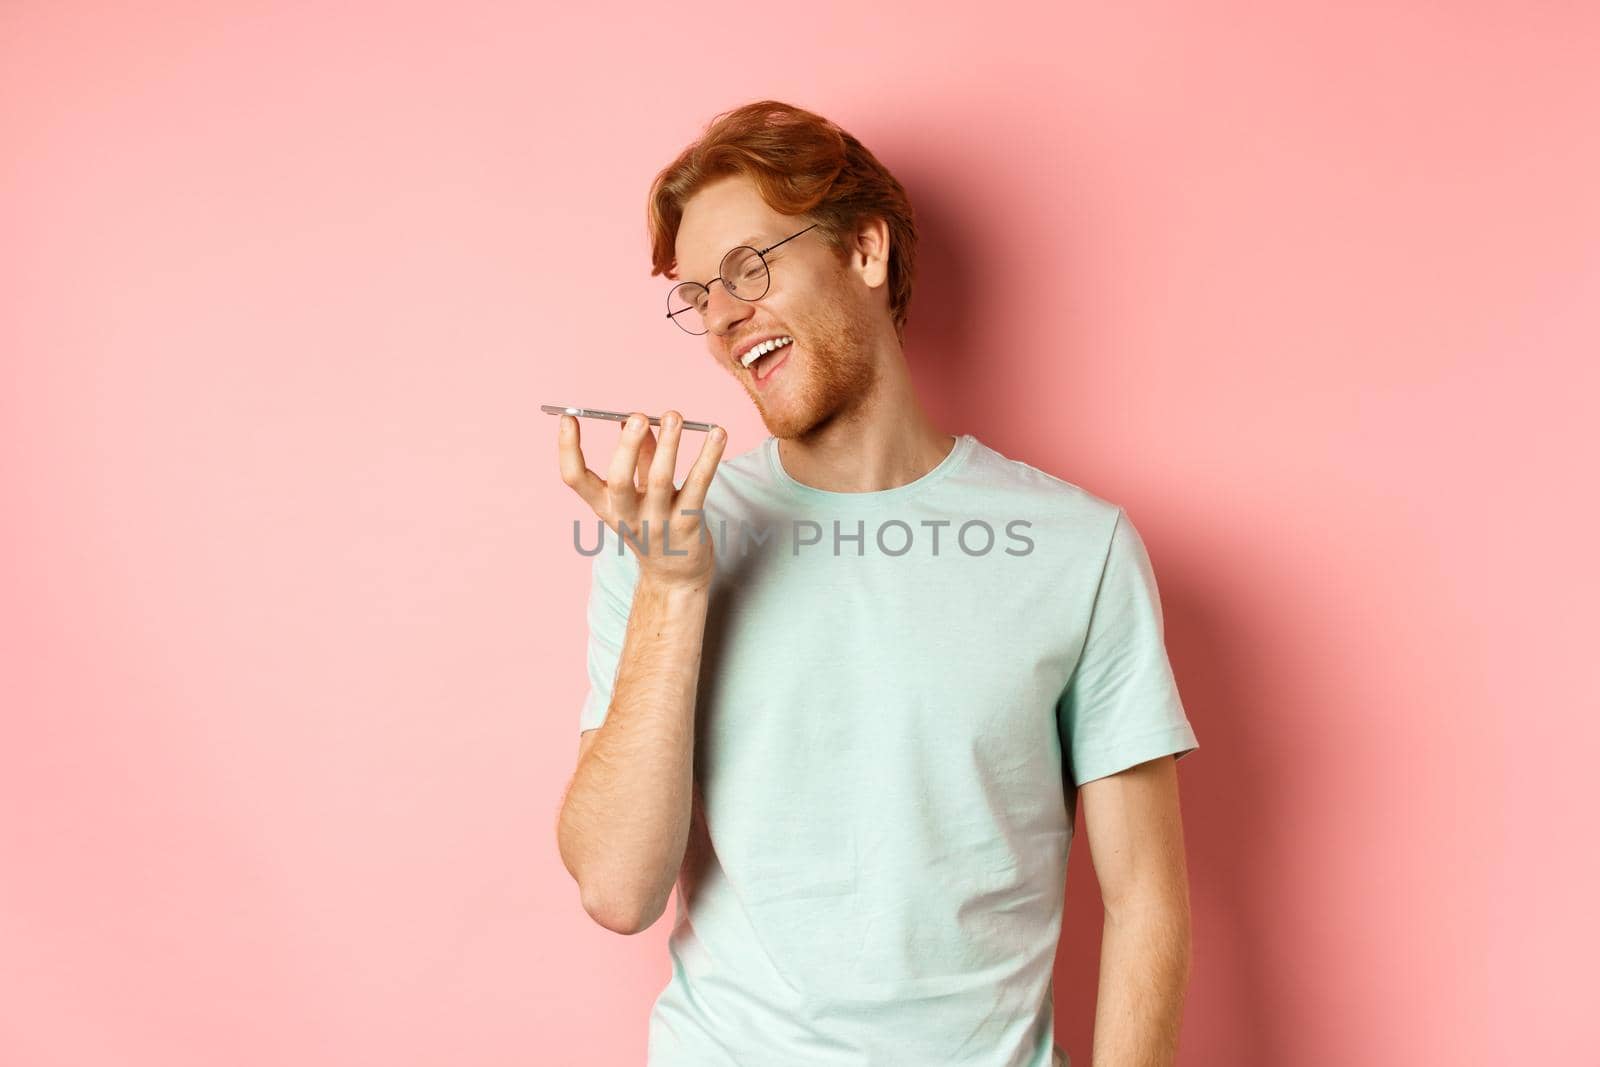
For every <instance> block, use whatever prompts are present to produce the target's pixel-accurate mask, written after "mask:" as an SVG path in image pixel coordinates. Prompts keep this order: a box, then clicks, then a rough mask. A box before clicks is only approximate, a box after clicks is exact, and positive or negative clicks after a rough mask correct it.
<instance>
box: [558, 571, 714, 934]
mask: <svg viewBox="0 0 1600 1067" xmlns="http://www.w3.org/2000/svg"><path fill="white" fill-rule="evenodd" d="M706 601H707V591H706V589H705V588H692V587H674V586H667V587H660V586H657V585H654V584H652V583H650V582H648V581H647V580H645V579H644V578H642V577H641V579H640V581H639V586H638V589H637V590H636V591H635V592H634V596H633V609H632V611H631V613H630V614H629V616H628V632H627V637H626V639H625V640H624V642H623V646H622V658H621V661H620V663H619V665H618V667H617V683H616V689H615V690H614V692H613V694H612V698H611V708H610V710H609V711H608V712H607V713H606V721H605V723H604V724H603V725H602V726H601V727H600V728H599V729H597V730H591V731H588V732H587V733H585V734H584V739H585V744H586V747H587V749H588V751H587V752H586V753H583V754H582V755H580V757H579V762H578V769H577V772H576V773H575V774H574V775H573V779H572V784H571V786H569V787H568V790H567V797H566V800H565V802H564V803H563V804H562V807H561V821H560V824H559V827H558V829H557V841H558V843H559V846H560V849H561V858H562V861H563V862H564V863H565V864H566V865H567V870H568V871H570V872H572V876H573V878H575V879H576V880H577V882H578V885H579V888H580V891H581V893H582V896H583V906H584V910H585V911H587V912H588V913H589V914H590V915H591V916H592V917H593V918H594V919H595V921H596V922H598V923H600V924H601V925H602V926H604V927H606V928H607V929H610V930H615V931H617V932H618V933H629V934H631V933H636V932H638V931H640V930H643V929H646V928H648V927H649V926H650V925H651V924H652V923H654V922H655V921H656V919H657V918H658V917H659V916H660V915H661V913H662V912H663V911H664V910H665V909H666V906H667V901H668V900H669V899H670V898H671V895H672V885H673V883H674V882H675V881H676V880H677V877H678V867H679V865H680V864H681V863H682V862H683V851H684V846H685V844H686V843H687V840H688V836H689V801H690V791H691V789H692V787H693V784H694V707H695V689H696V684H697V681H698V679H699V673H700V649H701V641H702V638H703V637H704V633H705V621H706ZM591 739H592V742H591Z"/></svg>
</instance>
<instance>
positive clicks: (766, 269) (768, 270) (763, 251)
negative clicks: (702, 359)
mask: <svg viewBox="0 0 1600 1067" xmlns="http://www.w3.org/2000/svg"><path fill="white" fill-rule="evenodd" d="M820 225H822V224H821V223H820V222H813V223H812V224H811V225H810V226H807V227H806V228H805V230H797V231H795V232H794V233H791V234H790V235H789V236H787V237H785V238H784V239H783V240H782V241H777V242H774V243H773V244H770V245H768V246H767V247H765V248H751V247H750V246H749V245H739V246H737V247H735V248H730V249H729V250H728V254H727V255H725V256H723V257H722V263H721V265H719V266H718V267H717V270H718V271H720V272H723V273H725V272H726V267H727V264H728V260H729V258H731V257H732V256H733V255H734V254H735V253H737V252H740V251H743V250H746V249H748V250H749V251H751V252H754V253H755V254H756V258H757V259H759V260H761V269H762V272H763V274H764V275H765V278H766V284H764V285H763V286H762V287H761V292H759V293H757V294H756V295H755V296H740V295H739V294H738V293H736V292H734V291H733V288H732V287H731V286H730V285H728V280H727V279H726V278H724V277H723V276H722V273H719V274H718V275H717V276H716V277H715V278H712V279H711V281H709V282H707V283H706V284H705V285H701V284H700V283H699V282H679V283H678V284H677V285H674V286H673V287H672V288H671V289H669V290H667V318H669V319H671V320H672V321H673V323H675V324H676V325H677V327H678V328H679V329H680V330H682V331H683V332H684V333H688V334H693V335H694V336H695V337H702V336H704V335H705V332H706V331H705V330H691V329H689V327H688V326H685V325H684V320H683V318H682V317H681V316H683V315H684V314H686V313H688V312H694V315H695V318H696V319H698V320H700V322H701V323H702V324H703V323H704V322H705V316H704V315H702V314H700V312H699V311H698V310H697V309H696V308H695V302H694V301H692V300H685V301H684V303H685V304H687V305H688V306H687V307H683V308H679V309H678V310H677V311H673V310H672V297H673V295H674V294H675V293H677V291H678V290H679V289H682V288H684V287H685V286H695V287H696V288H699V289H704V290H705V292H706V296H707V297H710V295H711V287H712V286H713V285H715V284H717V283H718V282H721V283H722V290H723V292H725V293H727V294H728V295H729V296H731V297H733V298H735V299H736V300H743V301H745V302H746V303H754V302H755V301H757V300H760V299H761V298H762V297H764V296H766V295H767V290H769V289H771V288H772V265H771V264H770V263H768V262H767V253H768V252H770V251H772V250H773V249H774V248H777V247H778V245H781V244H786V243H788V242H789V241H792V240H794V239H795V238H796V237H799V236H800V235H801V234H802V233H805V232H806V230H814V229H816V228H817V227H818V226H820Z"/></svg>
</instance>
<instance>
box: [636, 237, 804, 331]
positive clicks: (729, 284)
mask: <svg viewBox="0 0 1600 1067" xmlns="http://www.w3.org/2000/svg"><path fill="white" fill-rule="evenodd" d="M820 225H821V223H817V222H813V223H812V224H811V225H810V226H807V227H806V229H805V230H800V231H799V232H797V233H791V234H790V235H789V236H787V237H785V238H784V239H783V240H782V241H779V242H777V244H770V245H768V246H767V247H765V248H751V247H750V246H749V245H740V246H739V247H738V248H735V249H733V250H732V251H730V252H729V253H728V254H727V255H725V256H723V257H722V266H721V267H719V268H717V277H715V278H712V279H711V282H710V283H709V284H707V285H701V284H700V283H699V282H679V283H678V284H677V285H675V286H673V287H672V291H671V292H669V293H668V294H667V318H669V319H671V320H672V321H673V322H675V323H677V324H678V327H679V328H680V329H682V330H683V331H684V332H685V333H692V334H694V335H695V336H697V337H698V336H700V335H701V334H703V333H705V332H706V328H707V327H706V308H707V307H709V306H710V303H711V286H712V285H715V284H717V283H718V282H721V283H722V287H723V288H724V289H726V290H727V291H728V293H729V294H730V295H732V296H736V297H738V298H739V299H740V300H749V301H754V300H760V299H761V298H762V297H764V296H766V295H767V289H768V288H769V287H770V286H771V285H772V271H771V270H770V269H769V268H768V267H767V253H768V252H770V251H772V250H773V249H774V248H777V247H778V245H781V244H784V243H786V242H788V241H792V240H794V239H795V238H796V237H799V236H800V234H802V233H805V232H806V230H812V229H816V228H817V227H818V226H820ZM696 326H698V327H700V328H699V329H698V330H697V329H695V328H694V327H696Z"/></svg>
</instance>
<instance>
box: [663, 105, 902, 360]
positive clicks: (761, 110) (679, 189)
mask: <svg viewBox="0 0 1600 1067" xmlns="http://www.w3.org/2000/svg"><path fill="white" fill-rule="evenodd" d="M734 174H744V175H747V176H748V177H750V178H751V179H752V180H753V181H754V182H755V186H756V189H757V191H758V192H759V193H760V194H761V199H762V200H764V201H766V203H767V206H768V207H770V208H772V209H773V210H774V211H778V212H781V213H783V214H785V215H800V216H804V217H806V218H807V219H809V220H810V221H812V222H815V223H817V229H816V232H817V233H818V234H819V235H821V236H822V238H823V240H825V241H826V242H827V243H828V245H829V246H831V247H832V248H833V250H834V252H835V254H836V255H838V257H839V260H840V262H841V263H844V262H848V261H849V258H850V250H849V246H848V244H847V241H848V240H849V239H850V238H851V237H853V236H854V233H855V227H856V225H857V223H859V222H860V221H861V220H863V219H867V218H881V219H883V220H884V222H885V223H887V224H888V227H889V312H890V314H891V315H892V316H893V318H894V327H895V332H896V333H897V334H899V335H900V336H901V337H902V338H903V337H904V334H905V324H906V319H907V309H908V308H909V306H910V303H911V281H912V277H913V275H914V274H915V269H916V256H917V223H916V217H915V215H914V214H913V212H912V210H911V201H910V199H909V198H908V197H907V196H906V191H905V189H904V188H902V187H901V185H900V183H899V182H898V181H896V180H895V177H894V175H892V174H890V173H889V171H888V168H886V167H885V166H884V165H883V164H882V163H879V162H878V160H877V159H876V158H875V157H874V156H873V154H872V153H871V152H869V151H867V149H866V148H865V147H864V146H863V145H862V144H861V142H860V141H858V140H856V139H855V138H854V137H852V136H850V134H848V133H846V132H845V131H844V130H842V129H840V128H839V127H838V126H837V125H835V124H834V123H832V122H829V121H828V120H827V119H825V118H823V117H822V116H821V115H817V114H814V113H813V112H810V111H806V110H804V109H803V108H798V107H794V106H792V105H790V104H785V103H781V102H779V101H777V100H760V101H757V102H755V103H752V104H745V105H744V106H743V107H739V108H735V109H734V110H732V111H725V112H723V113H722V114H720V115H718V116H717V117H716V118H715V119H713V120H712V122H711V124H710V125H709V126H707V127H706V131H705V133H704V134H703V135H702V136H701V137H700V139H699V140H698V141H696V142H695V143H694V144H691V145H690V146H689V147H688V148H685V149H684V150H683V151H682V152H681V153H679V155H678V158H677V159H674V160H673V161H672V162H671V163H670V164H668V165H667V167H666V168H665V169H664V170H662V171H661V173H659V174H657V175H656V177H655V181H654V182H652V183H651V186H650V198H649V221H648V225H649V230H650V262H651V269H650V275H651V276H652V277H654V276H655V275H657V274H664V275H666V276H668V277H669V278H670V277H673V276H674V275H673V271H674V270H675V269H676V267H677V262H676V252H675V246H676V243H677V239H678V225H679V223H681V222H682V220H683V205H684V203H685V202H686V201H688V199H689V198H690V197H691V196H693V195H694V194H695V193H696V192H697V191H698V190H699V189H700V187H701V186H703V185H705V184H706V183H708V182H711V181H713V180H715V179H718V178H722V177H726V176H729V175H734Z"/></svg>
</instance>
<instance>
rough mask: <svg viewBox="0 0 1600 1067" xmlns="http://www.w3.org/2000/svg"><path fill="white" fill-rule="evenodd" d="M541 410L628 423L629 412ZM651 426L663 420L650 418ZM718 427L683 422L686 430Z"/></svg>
mask: <svg viewBox="0 0 1600 1067" xmlns="http://www.w3.org/2000/svg"><path fill="white" fill-rule="evenodd" d="M539 410H540V411H543V412H546V413H548V414H551V415H576V416H577V417H578V418H580V419H610V420H611V421H612V422H627V421H628V415H629V413H628V412H625V411H601V410H600V409H598V408H564V407H561V406H560V405H557V404H540V405H539ZM648 418H649V419H650V425H651V426H660V425H661V420H660V419H659V418H657V417H656V416H654V415H650V416H648ZM715 426H716V423H714V422H690V421H689V420H688V419H684V420H683V428H684V429H685V430H704V431H706V432H708V433H709V432H710V431H711V429H712V428H713V427H715Z"/></svg>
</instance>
